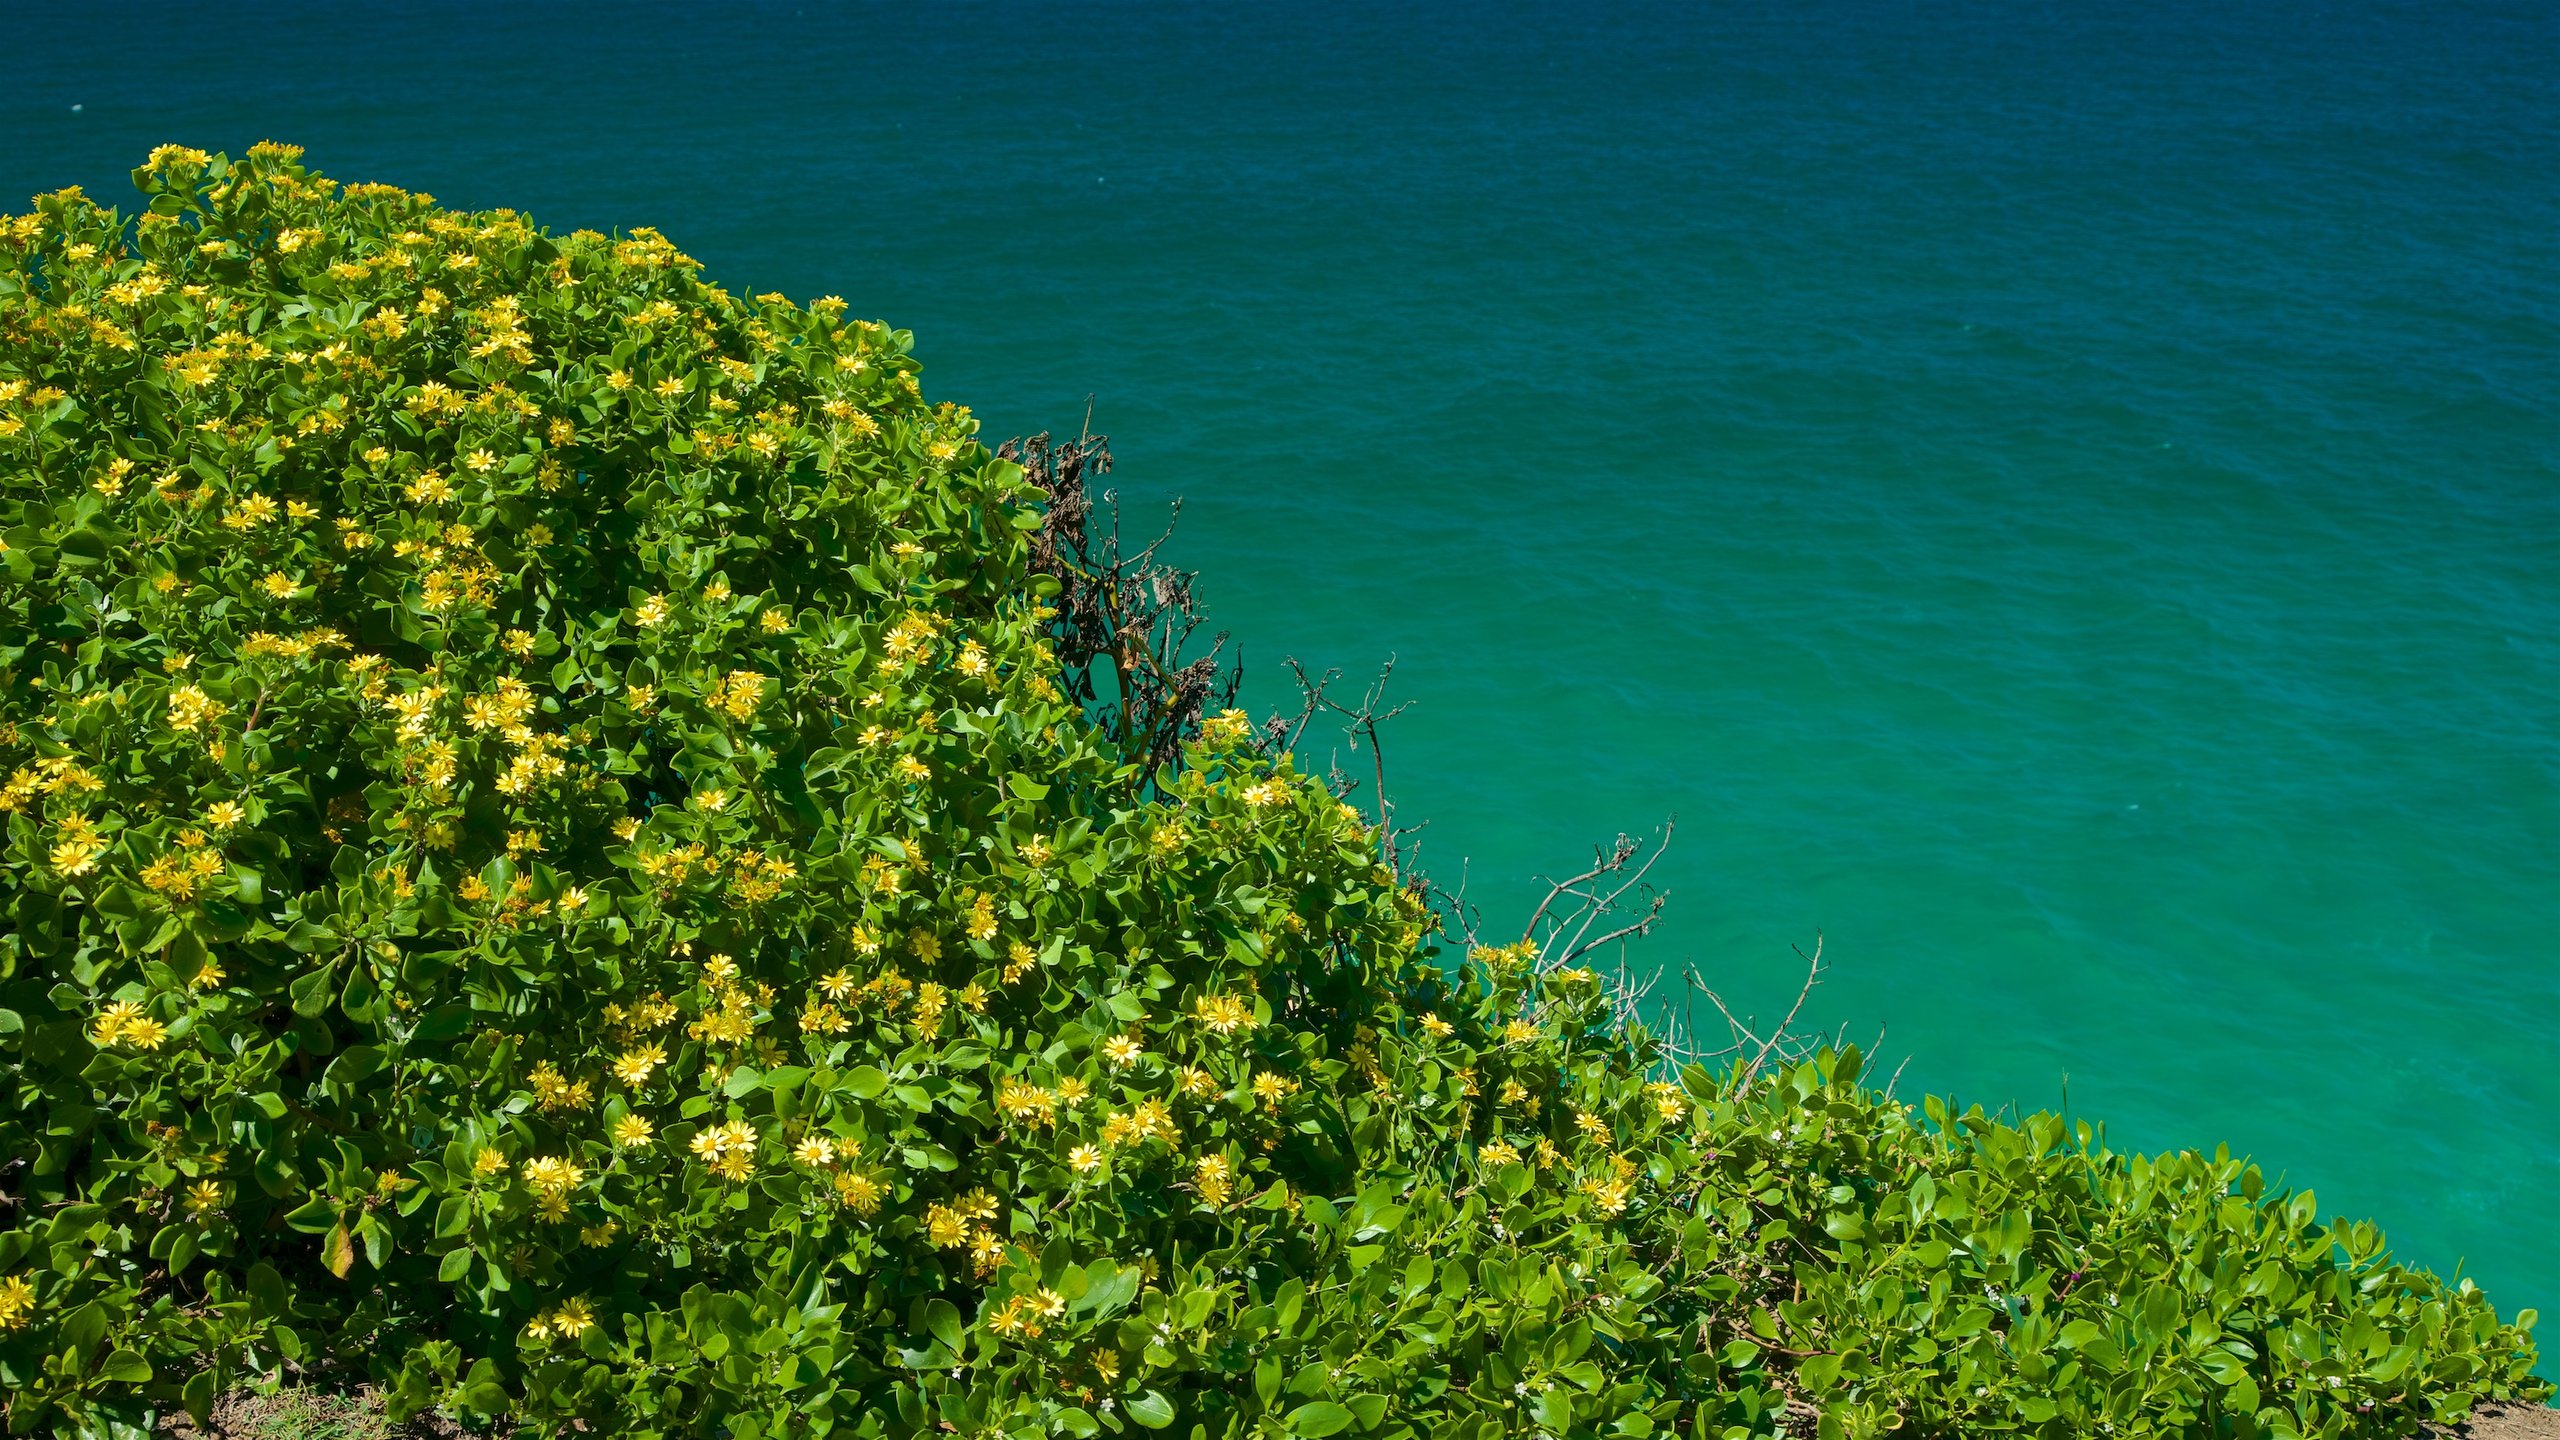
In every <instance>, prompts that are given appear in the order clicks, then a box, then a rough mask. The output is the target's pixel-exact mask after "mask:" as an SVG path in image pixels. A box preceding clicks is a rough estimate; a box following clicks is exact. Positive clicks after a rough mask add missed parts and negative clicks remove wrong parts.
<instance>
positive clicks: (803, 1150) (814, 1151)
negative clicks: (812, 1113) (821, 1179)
mask: <svg viewBox="0 0 2560 1440" xmlns="http://www.w3.org/2000/svg"><path fill="white" fill-rule="evenodd" d="M791 1158H792V1159H794V1160H797V1161H799V1162H800V1163H801V1164H803V1165H817V1166H826V1165H833V1164H834V1163H836V1147H835V1142H834V1141H831V1140H829V1139H827V1138H826V1137H825V1136H822V1135H812V1136H810V1137H809V1138H808V1139H806V1140H803V1141H801V1142H800V1143H799V1144H797V1145H794V1146H792V1147H791Z"/></svg>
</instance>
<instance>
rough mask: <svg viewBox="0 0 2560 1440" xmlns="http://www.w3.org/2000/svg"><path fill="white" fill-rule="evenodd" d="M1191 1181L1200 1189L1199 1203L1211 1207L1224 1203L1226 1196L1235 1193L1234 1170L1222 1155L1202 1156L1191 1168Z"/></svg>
mask: <svg viewBox="0 0 2560 1440" xmlns="http://www.w3.org/2000/svg"><path fill="white" fill-rule="evenodd" d="M1191 1183H1192V1184H1193V1185H1194V1186H1195V1187H1197V1188H1198V1190H1199V1191H1200V1201H1201V1203H1202V1204H1204V1205H1207V1206H1209V1207H1210V1208H1211V1209H1215V1208H1217V1207H1218V1206H1220V1205H1224V1204H1226V1203H1227V1197H1228V1196H1229V1195H1232V1194H1234V1193H1235V1179H1234V1171H1233V1169H1232V1167H1230V1166H1229V1165H1228V1164H1227V1157H1226V1156H1224V1155H1206V1156H1202V1157H1201V1160H1200V1163H1199V1164H1198V1165H1197V1166H1195V1167H1193V1169H1192V1172H1191Z"/></svg>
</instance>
